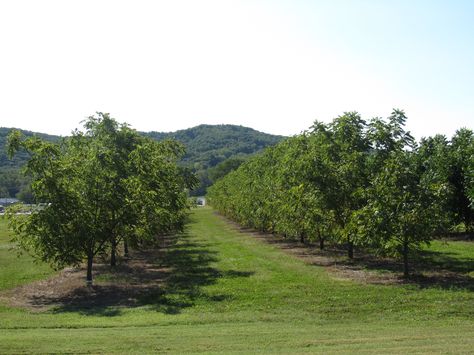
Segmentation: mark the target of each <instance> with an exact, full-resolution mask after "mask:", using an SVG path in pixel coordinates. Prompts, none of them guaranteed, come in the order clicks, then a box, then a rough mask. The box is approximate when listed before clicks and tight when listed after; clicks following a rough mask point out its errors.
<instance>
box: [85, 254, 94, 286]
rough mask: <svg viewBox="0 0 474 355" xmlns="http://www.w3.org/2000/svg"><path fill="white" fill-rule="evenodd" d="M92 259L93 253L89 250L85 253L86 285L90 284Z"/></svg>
mask: <svg viewBox="0 0 474 355" xmlns="http://www.w3.org/2000/svg"><path fill="white" fill-rule="evenodd" d="M93 260H94V254H93V253H92V250H90V251H89V252H88V254H87V278H86V284H87V286H88V287H90V286H92V262H93Z"/></svg>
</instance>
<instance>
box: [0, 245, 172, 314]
mask: <svg viewBox="0 0 474 355" xmlns="http://www.w3.org/2000/svg"><path fill="white" fill-rule="evenodd" d="M161 254H162V251H161V250H152V251H146V252H145V251H141V252H139V251H138V252H137V251H135V252H133V254H132V255H131V258H130V259H129V260H121V263H120V264H119V265H118V266H116V267H115V268H111V267H110V266H109V265H107V264H105V263H96V264H95V265H94V274H93V279H94V285H93V286H91V287H87V286H86V284H85V275H86V270H85V268H84V267H78V268H66V269H64V270H62V271H60V272H59V273H58V274H57V275H55V276H53V277H51V278H49V279H46V280H41V281H36V282H33V283H30V284H27V285H24V286H20V287H17V288H15V289H12V290H8V291H5V292H3V293H1V294H0V300H2V301H4V302H5V303H7V304H8V305H9V306H13V307H21V308H27V309H29V310H32V311H36V312H41V311H46V310H50V309H52V308H61V309H72V308H80V309H87V308H90V309H92V308H96V307H108V306H127V307H130V306H138V305H140V304H141V302H142V301H141V300H142V299H143V297H145V296H146V295H148V294H150V293H152V294H157V293H159V292H160V290H161V288H162V284H163V282H164V281H165V280H166V278H167V277H168V276H169V274H170V268H169V267H164V266H161V265H159V264H158V262H159V260H161V256H162V255H161Z"/></svg>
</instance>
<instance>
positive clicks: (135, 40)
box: [0, 0, 474, 137]
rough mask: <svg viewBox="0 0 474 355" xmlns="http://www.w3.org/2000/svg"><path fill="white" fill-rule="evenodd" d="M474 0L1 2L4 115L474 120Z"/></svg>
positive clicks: (35, 120)
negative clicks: (393, 115)
mask: <svg viewBox="0 0 474 355" xmlns="http://www.w3.org/2000/svg"><path fill="white" fill-rule="evenodd" d="M473 19H474V1H448V0H445V1H436V0H433V1H421V0H412V1H400V0H397V1H387V0H386V1H383V0H352V1H349V0H327V1H303V0H292V1H289V0H288V1H286V0H273V1H270V0H247V1H230V0H229V1H227V0H200V1H195V0H169V1H151V0H150V1H146V0H135V1H119V0H115V1H112V0H110V1H109V0H94V1H92V0H84V1H60V0H45V1H41V2H38V1H32V0H29V1H28V0H17V1H13V0H12V1H0V48H1V49H0V50H1V55H0V126H7V127H10V126H15V127H20V128H26V129H31V130H35V131H42V132H49V133H56V134H68V133H69V132H70V131H71V130H72V129H73V128H75V127H77V126H78V124H79V121H81V120H82V119H83V118H84V117H85V116H88V115H90V114H92V113H93V112H95V111H105V112H110V113H111V114H112V115H113V116H114V117H116V118H117V119H119V120H120V121H127V122H128V123H130V124H131V125H132V126H133V127H135V128H137V129H140V130H156V131H171V130H176V129H183V128H188V127H191V126H195V125H197V124H200V123H211V124H216V123H232V124H242V125H245V126H250V127H253V128H256V129H258V130H261V131H265V132H270V133H277V134H287V135H290V134H296V133H298V132H300V131H302V130H304V129H306V128H308V127H309V126H310V125H311V124H312V122H313V120H314V119H319V120H323V121H329V120H330V119H332V118H333V117H335V116H337V115H339V114H342V113H343V112H344V111H352V110H355V111H359V112H360V113H361V114H362V115H363V117H364V118H367V119H369V118H371V117H373V116H382V117H385V116H388V115H389V114H390V112H391V109H392V108H393V107H397V108H402V109H404V110H405V111H406V113H407V115H408V117H409V120H408V128H409V129H410V130H412V132H413V133H414V134H415V135H416V136H417V137H420V136H426V135H432V134H435V133H444V134H447V135H451V134H452V133H453V132H454V131H455V130H456V129H457V128H460V127H462V126H465V127H469V128H474V97H473V96H474V95H473V87H474V20H473Z"/></svg>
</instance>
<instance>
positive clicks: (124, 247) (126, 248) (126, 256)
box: [123, 239, 129, 258]
mask: <svg viewBox="0 0 474 355" xmlns="http://www.w3.org/2000/svg"><path fill="white" fill-rule="evenodd" d="M123 256H124V257H125V258H128V256H129V254H128V241H127V239H124V240H123Z"/></svg>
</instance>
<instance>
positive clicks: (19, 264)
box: [0, 216, 52, 324]
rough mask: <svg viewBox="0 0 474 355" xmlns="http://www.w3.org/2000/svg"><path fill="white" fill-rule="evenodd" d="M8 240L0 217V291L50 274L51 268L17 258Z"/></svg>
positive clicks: (28, 258) (26, 259) (9, 238)
mask: <svg viewBox="0 0 474 355" xmlns="http://www.w3.org/2000/svg"><path fill="white" fill-rule="evenodd" d="M10 240H11V235H10V233H9V232H8V229H7V222H6V220H5V218H4V217H3V216H0V290H4V289H8V288H13V287H15V286H19V285H22V284H26V283H28V282H31V281H34V280H38V279H42V278H45V277H46V276H48V275H50V274H51V273H52V270H51V268H49V267H48V266H47V265H44V264H38V263H34V262H33V260H32V258H30V257H29V256H28V255H22V256H21V257H20V258H19V257H18V251H17V250H16V249H13V248H14V244H12V243H11V242H10ZM0 324H1V319H0Z"/></svg>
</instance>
